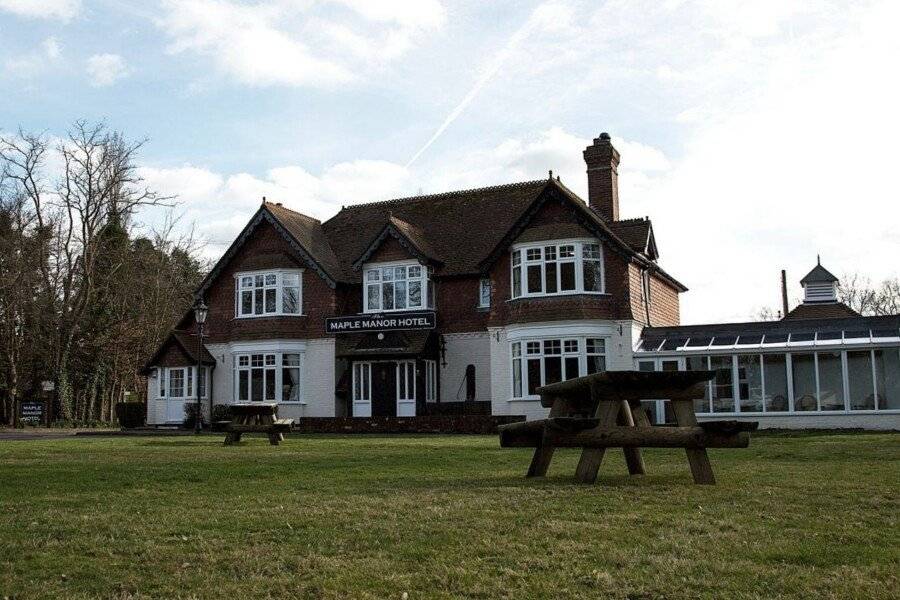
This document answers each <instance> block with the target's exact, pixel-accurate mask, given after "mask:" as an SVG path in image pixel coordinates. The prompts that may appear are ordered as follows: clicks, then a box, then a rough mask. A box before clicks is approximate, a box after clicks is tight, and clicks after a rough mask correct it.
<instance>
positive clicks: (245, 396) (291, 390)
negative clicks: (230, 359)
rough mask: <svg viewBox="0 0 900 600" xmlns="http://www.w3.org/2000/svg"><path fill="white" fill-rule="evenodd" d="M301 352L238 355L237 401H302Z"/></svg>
mask: <svg viewBox="0 0 900 600" xmlns="http://www.w3.org/2000/svg"><path fill="white" fill-rule="evenodd" d="M301 360H302V355H301V354H299V353H280V352H268V353H259V354H238V355H236V356H235V387H236V393H235V398H237V401H238V402H301V401H302V397H301V390H302V381H301V375H300V374H301Z"/></svg>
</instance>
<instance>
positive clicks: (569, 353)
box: [509, 334, 611, 401]
mask: <svg viewBox="0 0 900 600" xmlns="http://www.w3.org/2000/svg"><path fill="white" fill-rule="evenodd" d="M589 339H590V340H602V342H603V344H602V346H603V351H602V352H597V351H594V352H591V353H590V356H601V357H603V362H604V370H608V369H609V345H610V341H611V337H610V336H608V335H564V334H563V335H558V336H547V337H523V338H517V339H515V340H513V341H510V343H509V355H510V373H509V382H510V387H509V389H510V396H511V399H512V400H513V401H533V400H539V399H540V396H539V395H538V394H529V393H527V392H528V391H530V390H528V361H529V360H539V361H540V365H541V366H540V369H541V383H540V385H541V386H543V385H546V358H547V357H548V356H551V357H555V356H559V357H560V358H561V359H562V360H561V364H562V367H561V368H562V377H563V379H562V381H566V380H568V379H572V378H574V377H580V376H583V375H586V374H588V373H587V367H588V351H587V345H588V344H587V342H588V340H589ZM547 342H550V343H553V342H559V354H556V353H555V352H554V353H552V354H548V353H547ZM567 342H569V343H571V342H576V343H577V349H575V350H572V349H571V344H569V348H568V349H567ZM529 344H531V345H532V346H531V347H529ZM534 344H538V346H537V347H538V348H539V351H538V352H533V351H530V350H533V349H534V348H535V346H534ZM595 348H596V344H595ZM573 356H574V357H577V358H578V372H577V373H574V374H569V373H567V372H566V360H565V359H566V358H571V357H573ZM517 362H518V364H519V365H520V366H519V377H520V382H519V383H520V388H519V389H520V391H521V393H519V394H517V393H516V392H517V390H516V388H517V386H516V363H517Z"/></svg>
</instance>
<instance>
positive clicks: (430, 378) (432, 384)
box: [424, 360, 437, 402]
mask: <svg viewBox="0 0 900 600" xmlns="http://www.w3.org/2000/svg"><path fill="white" fill-rule="evenodd" d="M424 362H425V402H435V401H437V361H436V360H425V361H424Z"/></svg>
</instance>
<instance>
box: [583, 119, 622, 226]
mask: <svg viewBox="0 0 900 600" xmlns="http://www.w3.org/2000/svg"><path fill="white" fill-rule="evenodd" d="M584 162H586V163H587V176H588V204H590V205H591V208H593V209H594V210H595V211H597V213H598V214H599V215H600V216H601V217H603V218H604V219H606V220H607V221H618V220H619V171H618V169H619V151H618V150H616V149H615V148H613V145H612V142H611V141H610V139H609V134H608V133H601V134H600V137H598V138H594V143H593V144H591V145H590V146H588V147H587V148H585V149H584Z"/></svg>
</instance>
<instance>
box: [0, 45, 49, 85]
mask: <svg viewBox="0 0 900 600" xmlns="http://www.w3.org/2000/svg"><path fill="white" fill-rule="evenodd" d="M61 52H62V48H61V47H60V45H59V42H58V41H57V39H56V38H55V37H53V36H50V37H48V38H46V39H45V40H44V41H43V42H41V47H40V49H35V50H33V51H31V52H28V53H26V54H22V55H19V56H10V57H8V58H7V59H6V60H4V61H3V70H4V71H5V72H6V73H8V74H10V75H14V76H16V77H23V78H28V77H34V76H36V75H40V74H41V73H43V72H44V71H45V70H46V69H47V68H49V67H50V66H52V65H53V64H54V63H56V62H58V60H59V58H60V54H61Z"/></svg>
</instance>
